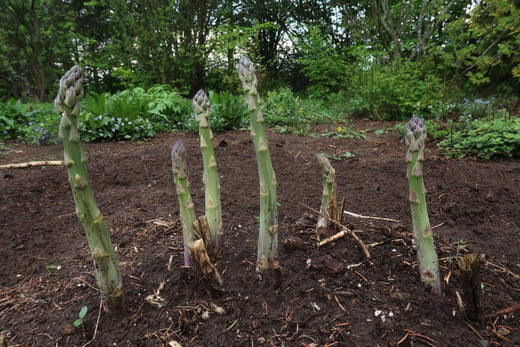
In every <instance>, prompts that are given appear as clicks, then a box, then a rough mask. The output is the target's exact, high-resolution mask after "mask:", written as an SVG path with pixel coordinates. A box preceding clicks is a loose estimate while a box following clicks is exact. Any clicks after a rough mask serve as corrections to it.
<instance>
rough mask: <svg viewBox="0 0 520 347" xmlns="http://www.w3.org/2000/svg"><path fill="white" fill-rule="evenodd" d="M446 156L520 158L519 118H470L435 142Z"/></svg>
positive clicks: (487, 158) (486, 158)
mask: <svg viewBox="0 0 520 347" xmlns="http://www.w3.org/2000/svg"><path fill="white" fill-rule="evenodd" d="M438 146H439V147H440V148H442V149H445V150H446V151H447V156H448V157H456V158H460V157H463V156H466V155H474V156H477V157H479V158H481V159H484V160H489V159H491V158H494V157H520V118H512V119H507V118H505V117H501V118H497V119H493V118H491V117H486V118H481V119H471V118H468V120H467V121H466V122H465V124H464V126H461V127H460V128H459V129H455V130H450V134H449V136H447V137H446V138H445V139H443V140H442V141H440V142H439V143H438Z"/></svg>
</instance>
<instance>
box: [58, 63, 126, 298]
mask: <svg viewBox="0 0 520 347" xmlns="http://www.w3.org/2000/svg"><path fill="white" fill-rule="evenodd" d="M82 83H83V72H82V70H81V67H79V66H77V65H76V66H73V67H72V68H71V69H70V70H69V71H68V72H67V73H65V75H64V76H63V77H62V78H61V80H60V87H59V91H58V96H57V97H56V99H55V100H54V106H55V108H56V111H57V112H58V114H60V115H61V117H62V118H61V124H60V129H59V136H60V138H61V139H62V140H63V147H64V152H65V153H64V163H65V166H66V167H67V171H68V174H69V182H70V185H71V187H72V193H73V195H74V202H75V203H76V210H77V214H78V217H79V220H80V221H81V223H82V224H83V227H84V229H85V234H86V236H87V240H88V244H89V247H90V251H91V253H92V258H93V260H94V266H95V269H96V277H97V284H98V286H99V288H100V290H101V293H102V295H103V296H104V298H105V299H106V300H107V303H108V304H109V306H117V305H120V304H122V301H123V282H122V279H121V271H120V269H119V261H118V259H117V257H116V254H115V252H114V248H113V247H112V243H111V242H110V236H109V235H108V232H107V229H106V226H105V220H104V218H103V215H102V214H101V212H100V211H99V209H98V207H97V205H96V201H95V199H94V193H93V192H92V187H91V185H90V181H89V178H88V174H87V167H86V162H87V156H86V153H85V151H84V150H83V146H82V144H81V141H80V136H79V132H78V118H79V112H80V106H79V102H80V100H81V99H82V98H83V95H84V92H83V86H82Z"/></svg>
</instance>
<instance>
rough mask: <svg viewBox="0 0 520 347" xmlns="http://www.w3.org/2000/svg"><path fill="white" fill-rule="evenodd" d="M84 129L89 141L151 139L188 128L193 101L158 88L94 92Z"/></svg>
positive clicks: (82, 122) (82, 117)
mask: <svg viewBox="0 0 520 347" xmlns="http://www.w3.org/2000/svg"><path fill="white" fill-rule="evenodd" d="M84 105H85V106H84V108H83V112H82V113H81V114H80V129H81V131H82V134H83V139H84V140H85V141H96V140H100V141H108V140H134V139H138V138H141V139H145V138H149V137H151V136H153V135H155V133H157V132H159V131H168V130H171V129H175V128H177V129H184V128H185V126H184V121H185V118H186V114H187V115H190V114H191V113H192V112H193V111H192V110H191V106H190V103H189V100H187V99H185V98H183V97H182V96H181V95H180V94H178V93H177V92H175V91H172V90H171V89H170V88H169V87H168V86H164V85H158V86H154V87H152V88H150V89H149V90H148V91H145V90H144V89H143V88H133V89H127V90H123V91H121V92H117V93H115V94H114V95H111V94H110V93H101V94H97V93H92V94H89V95H88V96H87V97H86V98H85V101H84Z"/></svg>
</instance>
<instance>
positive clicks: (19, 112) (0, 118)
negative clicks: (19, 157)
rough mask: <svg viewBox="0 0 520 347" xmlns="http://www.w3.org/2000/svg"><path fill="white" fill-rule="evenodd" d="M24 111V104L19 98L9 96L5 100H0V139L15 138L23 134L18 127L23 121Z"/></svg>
mask: <svg viewBox="0 0 520 347" xmlns="http://www.w3.org/2000/svg"><path fill="white" fill-rule="evenodd" d="M27 109H28V108H27ZM25 112H26V105H23V104H22V102H21V101H20V100H15V99H14V98H10V99H8V100H7V101H6V102H0V129H1V132H0V140H8V139H16V138H17V137H18V136H19V135H21V134H23V133H22V132H20V129H19V128H20V125H23V124H24V123H25V117H24V116H23V113H25Z"/></svg>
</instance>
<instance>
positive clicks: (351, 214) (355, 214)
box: [343, 211, 401, 223]
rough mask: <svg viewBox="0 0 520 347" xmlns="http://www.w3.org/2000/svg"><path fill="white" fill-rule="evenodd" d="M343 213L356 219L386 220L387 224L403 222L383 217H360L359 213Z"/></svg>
mask: <svg viewBox="0 0 520 347" xmlns="http://www.w3.org/2000/svg"><path fill="white" fill-rule="evenodd" d="M343 213H345V214H348V215H349V216H351V217H355V218H362V219H376V220H384V221H387V222H395V223H399V222H401V221H400V220H397V219H392V218H383V217H372V216H363V215H360V214H357V213H354V212H349V211H343Z"/></svg>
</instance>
